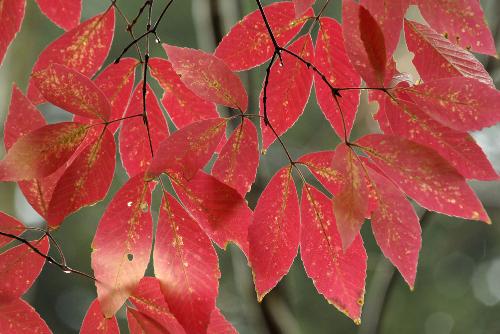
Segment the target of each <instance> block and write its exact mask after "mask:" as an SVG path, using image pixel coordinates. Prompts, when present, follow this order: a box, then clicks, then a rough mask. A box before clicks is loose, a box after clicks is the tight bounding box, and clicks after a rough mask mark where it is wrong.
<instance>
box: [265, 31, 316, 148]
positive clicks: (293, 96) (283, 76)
mask: <svg viewBox="0 0 500 334" xmlns="http://www.w3.org/2000/svg"><path fill="white" fill-rule="evenodd" d="M288 49H289V50H290V51H292V52H295V53H296V54H298V55H299V56H301V57H302V58H303V59H305V60H306V61H309V62H313V58H314V51H313V45H312V39H311V36H310V35H306V36H303V37H301V38H300V39H298V40H297V41H295V42H294V43H293V44H292V45H290V47H289V48H288ZM281 57H282V59H283V65H281V63H280V61H279V60H277V61H276V62H275V63H274V64H273V66H272V67H271V73H270V76H269V85H268V86H267V103H266V107H267V116H268V118H269V122H270V123H271V124H272V126H273V127H274V129H275V130H276V132H277V134H278V135H282V134H283V133H285V132H286V131H287V130H288V129H289V128H291V127H292V126H293V124H294V123H295V122H296V121H297V119H298V118H299V117H300V115H302V113H303V112H304V108H305V106H306V104H307V100H308V99H309V94H310V92H311V87H312V81H313V72H312V71H311V70H310V69H309V68H308V67H307V66H306V65H305V64H304V63H302V62H301V61H300V60H298V59H297V58H295V57H294V56H292V55H290V54H288V53H285V52H283V54H282V56H281ZM264 85H265V84H263V86H264ZM263 97H264V88H262V91H261V93H260V98H259V100H260V114H261V115H264V102H263ZM261 124H262V145H263V146H264V148H267V147H269V145H271V144H272V143H273V142H274V141H275V140H276V135H275V134H274V132H273V131H272V130H271V129H270V128H269V127H268V126H266V125H265V124H264V120H262V121H261Z"/></svg>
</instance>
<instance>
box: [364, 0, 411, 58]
mask: <svg viewBox="0 0 500 334" xmlns="http://www.w3.org/2000/svg"><path fill="white" fill-rule="evenodd" d="M410 2H411V1H410V0H398V1H380V0H361V2H360V3H361V5H363V6H364V7H365V8H366V9H367V10H368V11H369V12H370V14H372V16H373V18H374V19H375V21H377V23H378V25H379V27H380V29H381V30H382V33H383V34H384V41H385V49H386V52H387V55H386V57H387V58H391V57H392V54H393V53H394V50H396V47H397V46H398V43H399V35H400V33H401V29H402V28H403V19H404V16H405V13H406V10H407V9H408V7H409V5H410Z"/></svg>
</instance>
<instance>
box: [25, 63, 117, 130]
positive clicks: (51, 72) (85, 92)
mask: <svg viewBox="0 0 500 334" xmlns="http://www.w3.org/2000/svg"><path fill="white" fill-rule="evenodd" d="M32 82H33V84H35V86H36V87H37V88H38V90H39V91H40V93H41V94H42V95H43V96H44V97H45V98H46V99H47V100H48V101H49V102H50V103H52V104H54V105H56V106H58V107H59V108H62V109H64V110H66V111H69V112H70V113H73V114H75V115H80V116H84V117H89V118H100V119H101V120H103V121H107V120H109V116H110V115H111V105H110V104H109V102H108V99H107V98H106V96H105V95H104V93H103V92H101V90H100V89H99V88H97V86H96V85H95V84H94V83H93V82H92V81H91V80H90V79H89V78H87V77H86V76H84V75H82V74H80V73H79V72H77V71H75V70H72V69H70V68H68V67H65V66H63V65H59V64H51V65H49V66H48V67H47V68H44V69H43V70H40V71H38V72H34V73H33V75H32Z"/></svg>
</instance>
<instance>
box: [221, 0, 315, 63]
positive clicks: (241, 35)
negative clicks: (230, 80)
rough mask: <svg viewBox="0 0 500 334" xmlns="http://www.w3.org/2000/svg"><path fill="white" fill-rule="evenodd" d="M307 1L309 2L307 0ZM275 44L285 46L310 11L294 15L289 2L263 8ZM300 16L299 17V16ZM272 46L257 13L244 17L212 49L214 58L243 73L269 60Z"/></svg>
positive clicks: (299, 28) (262, 21) (311, 13)
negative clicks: (215, 47)
mask: <svg viewBox="0 0 500 334" xmlns="http://www.w3.org/2000/svg"><path fill="white" fill-rule="evenodd" d="M308 1H311V0H308ZM264 13H265V14H266V17H267V20H268V21H269V25H270V26H271V29H272V31H273V34H274V37H275V38H276V42H278V44H279V45H280V46H285V45H286V44H287V43H288V42H290V41H291V40H292V38H293V37H294V36H295V35H297V33H298V32H299V31H300V30H301V29H302V27H303V26H304V24H305V23H306V22H307V18H308V17H311V16H313V15H314V13H313V11H312V10H308V11H305V12H304V11H303V12H302V13H301V14H300V15H297V16H296V12H295V9H294V5H293V4H292V3H290V2H278V3H273V4H271V5H269V6H266V7H265V8H264ZM299 16H301V17H299ZM273 52H274V45H273V42H272V41H271V38H270V37H269V33H268V31H267V28H266V25H265V24H264V20H263V19H262V16H261V13H260V11H259V10H255V11H253V12H251V13H250V14H248V15H247V16H245V17H244V18H243V19H242V20H241V21H239V22H238V23H237V24H236V25H234V26H233V27H232V28H231V31H230V32H229V33H228V34H227V35H226V36H224V38H223V39H222V41H221V42H220V44H219V46H218V47H217V49H216V50H215V56H217V57H219V58H220V59H222V60H224V62H226V64H227V65H228V66H229V67H230V68H231V69H232V70H233V71H243V70H248V69H251V68H252V67H255V66H258V65H260V64H262V63H264V62H266V61H267V60H269V59H270V58H271V57H272V55H273Z"/></svg>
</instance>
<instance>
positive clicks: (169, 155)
mask: <svg viewBox="0 0 500 334" xmlns="http://www.w3.org/2000/svg"><path fill="white" fill-rule="evenodd" d="M225 130H226V120H225V119H222V118H212V119H206V120H202V121H199V122H195V123H192V124H190V125H188V126H186V127H184V128H182V129H180V130H178V131H176V132H174V133H173V134H172V135H171V136H170V137H168V138H167V139H165V140H164V141H163V142H161V144H160V147H159V148H158V152H157V153H156V155H155V157H154V159H153V162H152V163H151V166H150V167H149V168H148V170H147V175H148V177H151V178H153V177H157V176H159V175H160V174H161V173H167V174H169V175H171V174H172V175H177V176H176V177H182V178H183V179H185V180H190V179H191V178H192V177H193V176H194V175H195V174H196V172H197V171H198V170H200V169H201V168H203V166H205V165H206V163H207V162H208V161H209V160H210V158H211V157H212V155H213V153H214V151H215V149H216V148H217V145H218V144H219V142H220V140H221V138H222V136H223V135H224V132H225ZM182 182H184V181H182Z"/></svg>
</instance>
